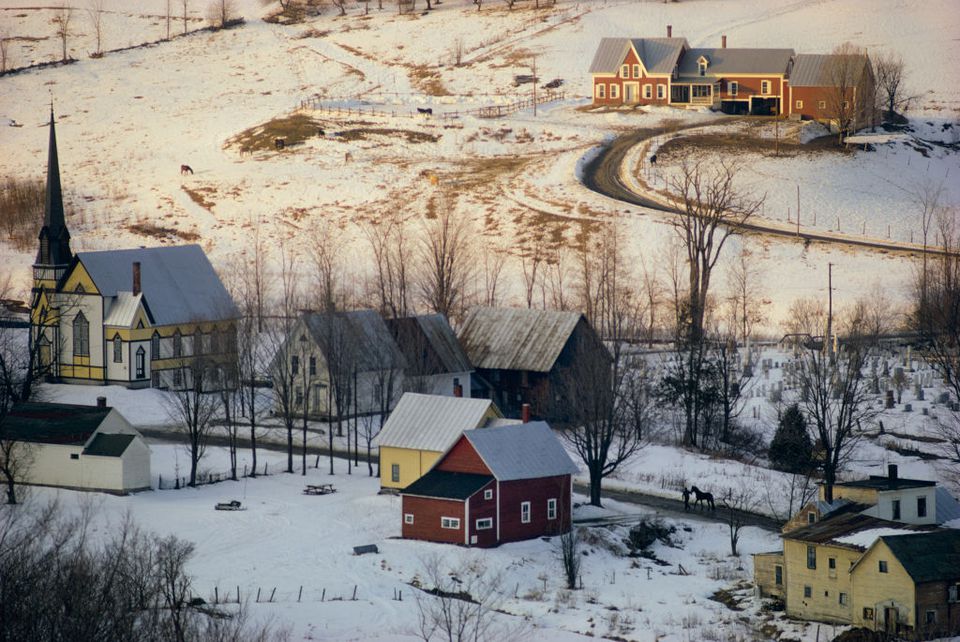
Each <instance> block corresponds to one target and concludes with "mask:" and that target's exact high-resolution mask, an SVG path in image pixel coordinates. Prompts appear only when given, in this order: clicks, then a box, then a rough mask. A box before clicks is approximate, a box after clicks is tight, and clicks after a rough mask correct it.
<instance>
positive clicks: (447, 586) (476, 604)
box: [416, 555, 507, 642]
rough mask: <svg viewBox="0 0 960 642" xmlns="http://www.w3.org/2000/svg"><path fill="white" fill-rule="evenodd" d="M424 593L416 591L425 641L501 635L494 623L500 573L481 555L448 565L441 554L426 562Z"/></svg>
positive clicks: (458, 641)
mask: <svg viewBox="0 0 960 642" xmlns="http://www.w3.org/2000/svg"><path fill="white" fill-rule="evenodd" d="M422 568H423V575H424V577H423V579H422V580H421V582H420V588H421V589H422V592H421V593H418V594H416V601H417V616H418V617H417V621H418V633H419V634H420V637H422V638H423V639H424V640H425V641H427V642H428V641H429V640H430V639H432V638H433V636H434V635H437V634H439V635H440V637H442V638H443V639H446V640H450V641H451V642H467V641H468V640H487V639H507V638H501V637H500V636H499V633H502V632H497V630H496V626H495V623H494V611H495V609H496V608H497V605H498V599H499V598H498V596H499V593H500V585H501V583H502V579H501V575H500V574H499V573H494V572H491V571H490V570H488V569H487V568H486V566H485V565H484V564H483V562H482V561H481V560H480V558H474V559H465V560H463V561H462V562H461V563H460V564H459V565H457V566H456V567H447V566H446V565H445V564H444V562H443V561H442V560H441V558H440V557H439V556H438V555H434V556H431V557H428V558H426V559H425V560H424V561H423V567H422Z"/></svg>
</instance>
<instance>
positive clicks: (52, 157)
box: [37, 108, 73, 265]
mask: <svg viewBox="0 0 960 642" xmlns="http://www.w3.org/2000/svg"><path fill="white" fill-rule="evenodd" d="M40 239H46V242H47V244H46V247H45V245H44V243H43V242H41V244H40V249H39V250H38V251H37V264H38V265H69V264H70V261H71V259H72V258H73V255H72V254H71V252H70V232H69V231H68V230H67V223H66V218H65V216H64V211H63V188H62V187H61V185H60V160H59V157H58V154H57V131H56V126H55V125H54V122H53V109H52V108H51V109H50V142H49V143H48V145H47V188H46V193H45V196H44V201H43V227H42V228H41V229H40Z"/></svg>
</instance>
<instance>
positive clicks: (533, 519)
mask: <svg viewBox="0 0 960 642" xmlns="http://www.w3.org/2000/svg"><path fill="white" fill-rule="evenodd" d="M550 498H556V500H557V519H555V520H548V519H547V500H548V499H550ZM525 501H529V502H530V523H529V524H524V523H522V522H521V520H520V504H521V503H522V502H525ZM568 530H570V476H569V475H562V476H559V477H543V478H540V479H522V480H517V481H510V482H501V483H500V541H501V542H516V541H519V540H524V539H530V538H533V537H540V536H541V535H558V534H560V533H565V532H567V531H568Z"/></svg>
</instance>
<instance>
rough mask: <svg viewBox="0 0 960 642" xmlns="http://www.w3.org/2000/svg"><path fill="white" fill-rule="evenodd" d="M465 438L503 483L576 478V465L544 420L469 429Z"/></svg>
mask: <svg viewBox="0 0 960 642" xmlns="http://www.w3.org/2000/svg"><path fill="white" fill-rule="evenodd" d="M463 435H464V436H465V437H466V438H467V439H468V440H469V441H470V444H471V445H472V446H473V447H474V449H475V450H476V451H477V454H478V455H480V458H481V459H482V460H483V463H485V464H486V465H487V468H489V469H490V472H491V473H493V476H494V477H496V478H497V479H498V480H500V481H511V480H515V479H536V478H539V477H556V476H559V475H574V474H576V473H577V472H578V469H577V466H576V464H574V463H573V460H572V459H570V455H568V454H567V451H566V450H565V449H564V447H563V445H562V444H561V443H560V440H559V439H558V438H557V436H556V435H555V434H553V430H552V429H551V428H550V426H548V425H547V424H546V423H545V422H543V421H534V422H530V423H526V424H518V425H515V426H501V427H499V428H483V429H481V430H468V431H466V432H465V433H463Z"/></svg>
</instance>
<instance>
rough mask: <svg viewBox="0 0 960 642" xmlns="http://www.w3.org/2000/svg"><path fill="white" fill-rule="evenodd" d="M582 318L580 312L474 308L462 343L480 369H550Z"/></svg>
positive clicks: (462, 336)
mask: <svg viewBox="0 0 960 642" xmlns="http://www.w3.org/2000/svg"><path fill="white" fill-rule="evenodd" d="M581 318H583V315H582V314H581V313H579V312H559V311H556V310H528V309H521V308H474V309H472V310H471V311H470V313H469V315H468V316H467V320H466V322H465V323H464V324H463V329H462V330H461V331H460V342H461V343H462V344H463V347H464V349H465V350H466V351H467V355H468V356H469V357H470V361H472V362H473V364H474V366H475V367H477V368H486V369H490V370H529V371H532V372H549V371H550V369H551V368H552V367H553V364H554V362H556V360H557V357H559V356H560V351H561V350H563V346H564V345H566V343H567V340H568V339H569V338H570V335H571V334H572V333H573V330H574V328H575V327H576V326H577V322H578V321H580V319H581Z"/></svg>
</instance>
